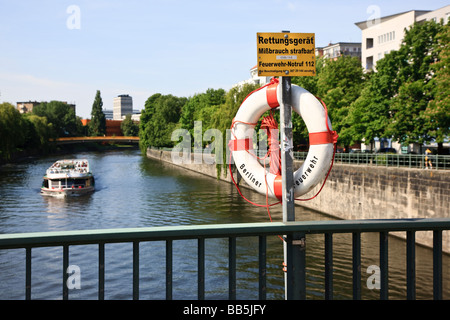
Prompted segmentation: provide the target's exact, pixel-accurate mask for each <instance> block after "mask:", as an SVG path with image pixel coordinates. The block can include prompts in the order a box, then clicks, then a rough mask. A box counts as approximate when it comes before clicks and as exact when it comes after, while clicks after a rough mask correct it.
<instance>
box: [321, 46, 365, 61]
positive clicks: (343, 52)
mask: <svg viewBox="0 0 450 320" xmlns="http://www.w3.org/2000/svg"><path fill="white" fill-rule="evenodd" d="M316 56H319V57H322V56H323V57H324V58H328V59H333V60H336V59H337V58H339V57H341V56H351V57H357V58H359V59H361V42H338V43H330V44H329V45H328V46H326V47H320V48H316Z"/></svg>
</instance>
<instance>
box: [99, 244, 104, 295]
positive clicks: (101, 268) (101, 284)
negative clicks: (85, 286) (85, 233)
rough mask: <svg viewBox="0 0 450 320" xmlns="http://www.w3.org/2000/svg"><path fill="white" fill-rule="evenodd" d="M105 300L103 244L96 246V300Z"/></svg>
mask: <svg viewBox="0 0 450 320" xmlns="http://www.w3.org/2000/svg"><path fill="white" fill-rule="evenodd" d="M104 299H105V243H104V242H99V244H98V300H104Z"/></svg>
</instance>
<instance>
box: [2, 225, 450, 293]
mask: <svg viewBox="0 0 450 320" xmlns="http://www.w3.org/2000/svg"><path fill="white" fill-rule="evenodd" d="M426 230H431V231H433V296H434V299H442V280H443V278H442V232H443V231H444V230H450V219H448V218H442V219H400V220H337V221H307V222H289V223H282V222H273V223H242V224H218V225H217V224H216V225H190V226H169V227H153V228H124V229H104V230H85V231H60V232H38V233H18V234H2V235H0V249H16V248H24V249H25V250H26V255H25V260H26V261H25V272H26V275H25V298H26V299H31V286H32V283H31V271H32V268H31V263H32V261H31V260H32V258H31V257H32V255H31V252H32V249H33V248H38V247H54V246H62V247H63V259H62V260H63V261H62V267H63V270H67V267H68V266H69V248H70V246H74V245H88V244H97V245H98V261H99V267H98V275H99V281H98V298H99V299H101V300H102V299H104V286H105V244H108V243H123V242H128V243H130V242H131V243H132V244H133V253H132V254H133V299H139V251H140V250H139V244H140V243H141V242H149V241H161V240H162V241H165V243H166V262H165V264H166V266H165V268H166V270H165V278H166V279H165V283H166V299H172V278H173V275H172V271H173V259H172V253H173V250H172V249H173V248H172V243H173V241H174V240H179V239H197V241H198V246H197V263H198V270H197V283H198V299H200V300H202V299H204V298H205V239H207V238H228V240H229V241H228V251H229V258H228V259H229V266H228V274H229V276H228V280H229V288H228V297H229V299H230V300H232V299H236V271H237V270H236V238H238V237H249V236H257V237H258V238H259V252H258V268H259V271H258V273H259V287H258V288H259V289H258V290H259V295H258V297H259V299H262V300H264V299H266V270H267V269H266V268H267V267H266V249H267V244H266V237H267V236H270V235H288V237H286V238H285V239H292V238H295V237H291V236H292V235H294V234H296V235H299V234H300V235H302V239H303V238H306V236H307V235H308V234H323V235H324V238H325V251H324V255H325V257H324V258H325V284H324V285H325V299H333V246H332V241H333V235H334V234H336V233H350V234H352V246H353V253H352V259H353V261H352V266H353V298H354V299H361V233H365V232H377V233H379V235H380V276H381V279H380V280H381V281H380V282H381V288H380V299H388V296H389V295H388V289H389V285H388V274H389V270H388V235H389V233H390V232H395V231H404V232H406V234H407V238H406V245H407V257H406V261H407V270H406V272H407V299H415V292H416V276H415V269H416V268H415V232H416V231H426ZM297 239H298V237H297ZM285 241H287V246H288V248H289V246H291V247H292V246H298V245H300V246H302V245H303V247H304V243H305V242H304V241H298V240H293V241H292V240H285ZM294 241H297V242H295V243H294ZM288 250H289V249H288ZM305 251H306V248H304V250H301V254H303V255H305ZM303 261H304V257H303ZM287 264H288V268H287V269H288V272H289V270H292V268H290V267H289V265H290V262H289V261H288V262H287ZM299 269H300V270H298V269H296V271H295V272H299V273H300V274H301V277H300V278H301V279H300V281H298V283H296V284H295V287H293V288H290V290H291V291H292V292H294V295H293V297H294V298H299V297H300V298H305V297H306V278H305V277H306V267H305V265H301V266H300V268H299ZM62 274H63V276H62V278H63V279H62V295H63V299H68V298H69V294H68V288H67V286H66V281H67V278H68V275H67V273H66V272H63V273H62ZM288 285H291V284H288Z"/></svg>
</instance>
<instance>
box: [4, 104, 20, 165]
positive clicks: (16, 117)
mask: <svg viewBox="0 0 450 320" xmlns="http://www.w3.org/2000/svg"><path fill="white" fill-rule="evenodd" d="M25 130H26V124H25V122H24V120H23V118H22V115H21V114H20V112H19V111H18V110H17V109H16V108H14V106H13V105H12V104H10V103H8V102H4V103H2V104H0V156H1V157H2V158H4V159H10V158H11V156H12V154H13V153H14V152H15V151H16V149H17V148H18V147H21V146H22V145H23V144H24V143H25Z"/></svg>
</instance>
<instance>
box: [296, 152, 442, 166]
mask: <svg viewBox="0 0 450 320" xmlns="http://www.w3.org/2000/svg"><path fill="white" fill-rule="evenodd" d="M307 155H308V153H307V152H294V158H295V159H296V160H305V159H306V156H307ZM428 158H430V161H431V163H432V169H433V170H435V169H438V170H450V156H446V155H432V156H428ZM334 161H335V162H336V163H342V164H356V165H373V166H379V167H403V168H416V169H424V168H426V166H425V155H418V154H390V153H336V154H335V157H334Z"/></svg>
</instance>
